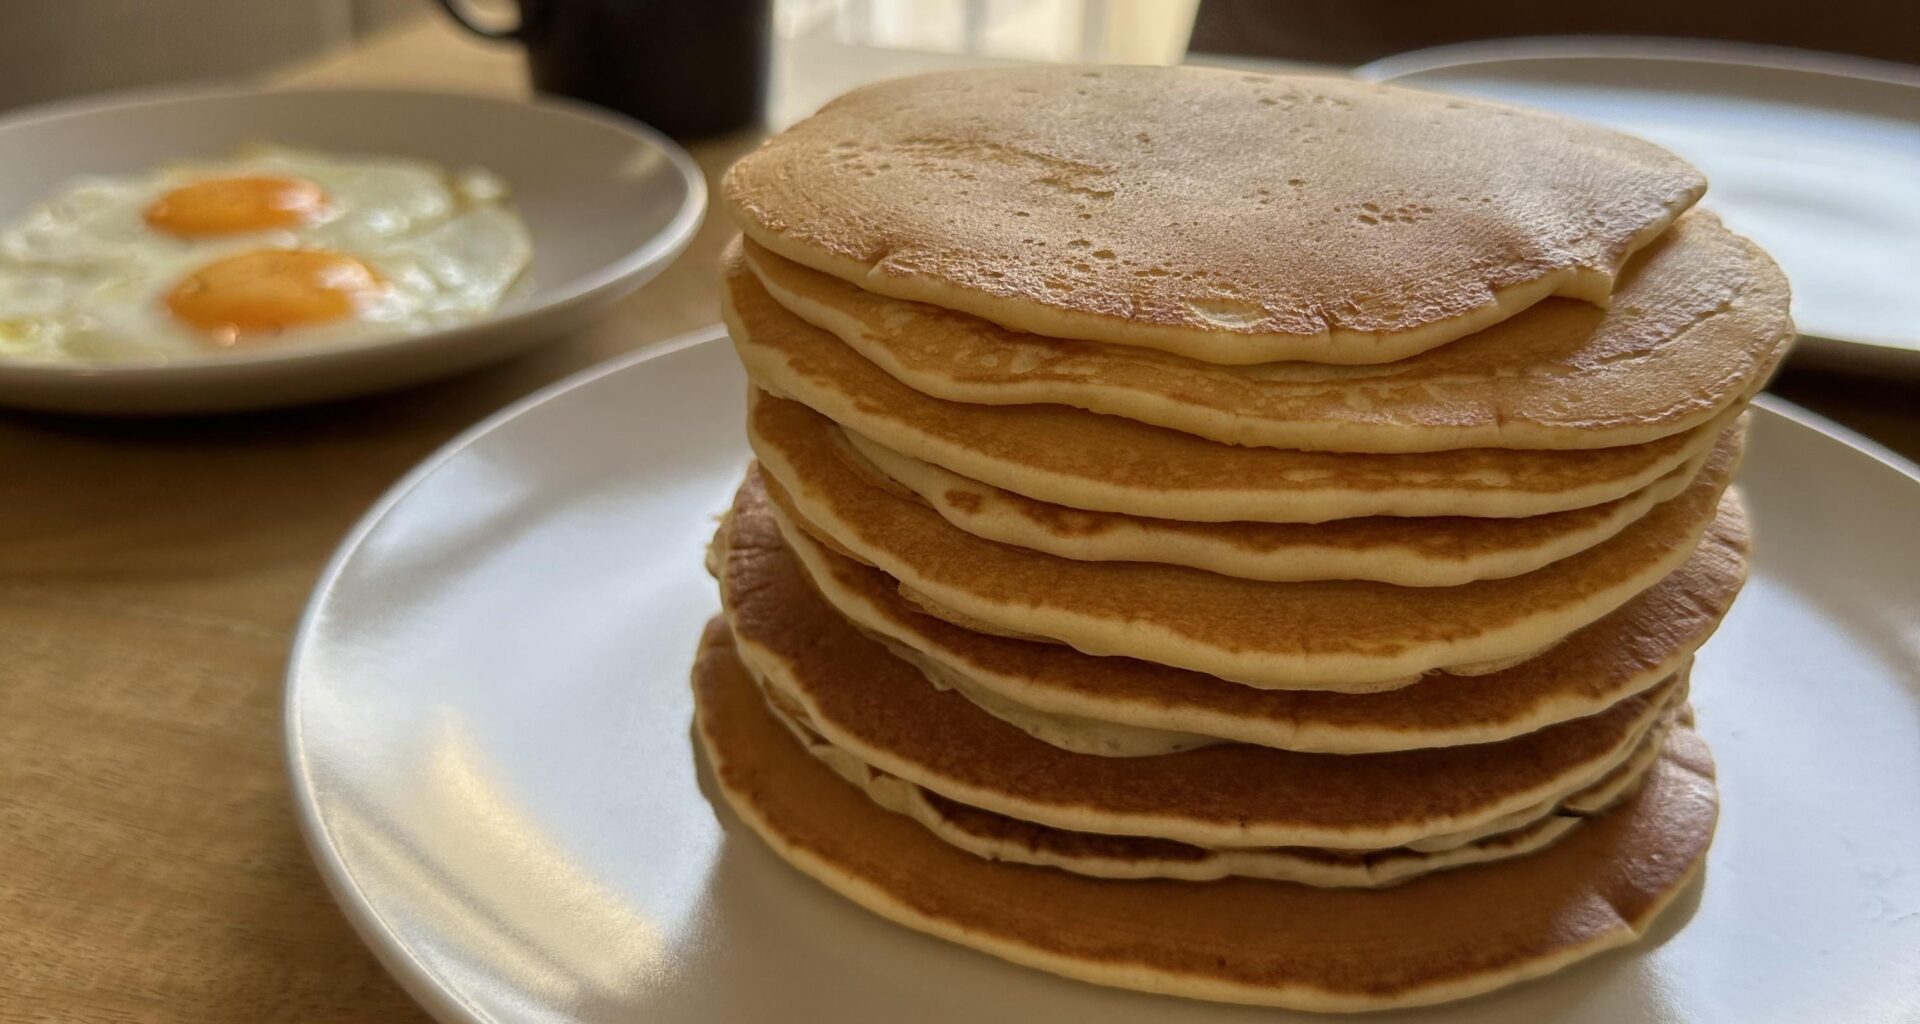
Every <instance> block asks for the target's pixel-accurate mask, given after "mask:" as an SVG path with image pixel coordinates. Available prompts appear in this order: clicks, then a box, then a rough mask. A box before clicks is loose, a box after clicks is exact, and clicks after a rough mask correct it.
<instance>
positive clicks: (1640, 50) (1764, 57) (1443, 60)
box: [1350, 35, 1920, 88]
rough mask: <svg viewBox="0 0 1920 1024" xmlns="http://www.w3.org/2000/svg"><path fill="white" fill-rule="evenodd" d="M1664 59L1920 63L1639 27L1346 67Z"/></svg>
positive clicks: (1782, 64) (1876, 76)
mask: <svg viewBox="0 0 1920 1024" xmlns="http://www.w3.org/2000/svg"><path fill="white" fill-rule="evenodd" d="M1554 59H1575V60H1580V59H1586V60H1662V61H1672V62H1674V63H1696V64H1729V65H1734V66H1738V67H1749V68H1767V69H1770V70H1775V71H1801V72H1807V73H1811V74H1821V75H1830V76H1833V77H1836V78H1850V79H1854V80H1857V81H1869V82H1879V83H1882V84H1885V85H1895V86H1906V87H1909V88H1920V68H1912V67H1908V66H1907V65H1904V64H1900V63H1897V62H1895V61H1890V60H1882V59H1880V58H1877V57H1862V56H1858V55H1855V54H1847V53H1828V52H1825V51H1822V50H1808V49H1803V48H1801V47H1797V46H1780V45H1775V44H1770V43H1748V42H1741V41H1738V40H1732V39H1724V40H1723V39H1693V38H1673V37H1667V36H1644V35H1593V36H1514V37H1512V38H1508V39H1472V40H1466V41H1462V42H1458V43H1443V44H1441V45H1439V46H1427V47H1422V48H1420V49H1417V50H1407V51H1405V52H1403V53H1396V54H1390V55H1388V56H1385V57H1381V58H1378V59H1376V60H1370V61H1368V62H1366V63H1365V64H1362V65H1360V66H1359V67H1356V68H1354V69H1353V70H1352V72H1350V73H1351V74H1352V75H1353V76H1354V77H1355V78H1360V79H1363V80H1366V81H1369V82H1387V81H1391V80H1393V79H1397V78H1404V77H1406V76H1408V75H1417V74H1423V73H1426V72H1429V71H1444V70H1446V69H1448V68H1459V67H1470V66H1472V65H1475V64H1490V63H1495V62H1498V61H1517V60H1554Z"/></svg>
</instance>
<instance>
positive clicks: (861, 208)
mask: <svg viewBox="0 0 1920 1024" xmlns="http://www.w3.org/2000/svg"><path fill="white" fill-rule="evenodd" d="M1705 189H1706V181H1705V179H1704V178H1702V177H1701V175H1700V173H1699V172H1698V171H1696V170H1695V169H1694V168H1692V167H1691V166H1689V165H1688V164H1686V163H1685V162H1684V161H1682V160H1681V159H1680V158H1679V157H1677V156H1674V155H1673V154H1672V153H1669V152H1667V151H1666V150H1663V149H1660V148H1659V147H1657V146H1654V145H1652V144H1650V143H1647V142H1644V141H1641V140H1639V139H1634V138H1631V137H1629V136H1625V135H1621V134H1618V133H1616V132H1613V131H1609V130H1607V129H1605V128H1601V127H1599V126H1596V125H1590V124H1584V123H1581V122H1577V121H1573V120H1568V119H1563V118H1560V117H1556V116H1553V115H1550V114H1544V113H1536V112H1532V111H1526V110H1521V109H1518V108H1514V107H1506V106H1498V105H1494V104H1489V103H1484V102H1481V101H1476V100H1469V99H1464V98H1460V97H1451V96H1442V95H1438V94H1434V93H1428V92H1421V91H1417V90H1408V89H1401V88H1396V87H1394V86H1387V85H1376V84H1370V83H1363V82H1352V81H1346V80H1343V79H1339V78H1334V77H1322V76H1314V77H1308V78H1283V77H1274V76H1268V75H1255V74H1248V73H1245V72H1237V71H1226V70H1217V69H1207V68H1185V67H1183V68H1159V67H1153V68H1148V67H1108V68H1097V69H1085V68H1061V67H1027V68H1005V69H994V70H988V71H977V70H976V71H959V72H949V73H943V74H934V75H922V76H916V77H912V78H901V79H895V80H893V81H889V82H881V83H879V84H876V85H870V86H867V87H865V88H861V89H856V90H854V91H853V92H850V93H847V94H846V95H844V96H841V97H840V98H839V99H836V100H834V101H833V102H831V103H829V104H827V105H826V106H825V107H823V108H822V109H821V110H820V112H819V113H817V114H815V115H814V116H813V117H811V118H808V119H807V120H805V121H802V122H800V123H799V124H797V125H794V126H793V127H791V128H789V129H787V130H786V131H784V132H782V133H780V134H779V135H776V136H775V137H773V138H772V139H770V140H768V141H767V143H766V144H765V145H763V146H761V147H760V148H759V149H758V150H756V151H755V152H753V153H751V154H749V155H747V156H746V157H744V158H742V159H741V160H740V161H739V162H738V163H736V164H734V165H733V167H732V169H731V170H729V171H728V172H727V175H726V177H725V179H724V181H723V183H722V185H721V199H722V202H723V203H724V204H725V206H726V208H727V211H728V213H729V214H730V215H731V216H732V217H733V219H734V220H735V221H736V222H737V223H738V224H739V225H740V226H741V228H742V229H743V230H744V231H745V232H746V233H747V234H748V236H749V237H751V238H753V240H754V241H756V242H758V243H760V244H761V245H763V246H765V247H767V248H768V249H771V250H773V251H774V252H775V253H778V254H779V255H781V256H784V257H786V258H787V259H790V260H793V261H796V262H798V263H801V264H804V265H806V266H809V267H812V268H814V269H816V270H820V271H823V272H825V273H828V274H832V275H834V276H836V277H839V278H841V279H844V280H847V281H851V282H853V283H854V284H857V285H859V286H860V287H861V288H864V289H866V290H868V291H872V292H876V293H879V294H882V295H889V296H893V297H895V298H901V299H911V300H915V301H920V302H928V303H932V304H934V305H937V306H943V307H946V308H949V309H956V310H961V311H964V312H967V313H971V314H973V315H975V316H980V317H984V318H986V319H987V320H991V321H993V322H994V323H997V324H1001V325H1003V326H1006V327H1010V328H1013V329H1016V330H1022V331H1031V332H1033V333H1035V334H1042V335H1049V336H1053V337H1059V338H1081V339H1086V340H1091V341H1102V342H1112V343H1117V344H1123V345H1135V346H1140V347H1143V348H1151V349H1157V350H1160V351H1166V352H1172V353H1176V354H1179V355H1184V356H1188V357H1190V358H1194V359H1199V360H1203V361H1206V362H1212V363H1222V364H1236V365H1238V364H1249V363H1265V362H1271V361H1274V360H1281V359H1302V360H1308V361H1312V362H1323V363H1384V362H1388V361H1391V360H1395V359H1402V358H1405V357H1407V356H1410V355H1413V354H1414V353H1417V352H1422V351H1425V350H1427V349H1430V348H1433V347H1435V346H1438V345H1440V344H1443V343H1445V342H1448V341H1451V340H1453V339H1455V338H1459V337H1462V336H1464V335H1466V334H1469V333H1472V332H1474V331H1477V330H1481V329H1483V328H1485V327H1487V326H1489V325H1491V324H1494V323H1497V322H1499V321H1501V320H1504V319H1506V318H1507V317H1509V316H1512V315H1513V314H1515V313H1517V312H1519V311H1520V310H1522V309H1525V308H1527V307H1528V306H1531V305H1533V304H1534V303H1536V302H1538V301H1540V300H1541V299H1543V298H1545V297H1547V296H1549V295H1565V296H1571V297H1574V298H1578V299H1583V300H1586V301H1589V302H1593V303H1604V302H1605V301H1606V299H1607V297H1608V295H1609V293H1610V292H1611V290H1612V288H1613V283H1614V278H1615V276H1616V273H1617V272H1618V270H1619V268H1620V267H1621V265H1622V264H1623V263H1624V262H1625V260H1626V258H1627V256H1628V255H1629V254H1630V253H1632V252H1633V251H1634V250H1635V249H1637V248H1639V247H1640V246H1642V245H1645V244H1646V243H1648V242H1650V241H1652V240H1653V238H1654V237H1656V236H1657V235H1659V234H1660V232H1661V231H1662V230H1664V229H1665V228H1666V226H1667V225H1668V224H1671V223H1672V222H1673V220H1674V218H1675V217H1677V216H1679V214H1680V213H1681V212H1682V211H1684V210H1686V209H1687V208H1688V207H1690V206H1692V205H1693V203H1694V202H1695V201H1696V200H1697V199H1699V198H1700V195H1701V193H1702V192H1703V191H1705Z"/></svg>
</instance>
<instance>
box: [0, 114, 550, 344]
mask: <svg viewBox="0 0 1920 1024" xmlns="http://www.w3.org/2000/svg"><path fill="white" fill-rule="evenodd" d="M260 175H273V176H283V177H292V178H302V179H305V180H307V181H311V182H313V183H314V184H316V185H319V186H320V187H321V188H322V189H323V190H324V191H325V192H326V194H327V207H326V210H325V212H324V213H323V214H322V215H321V216H320V217H319V218H318V219H316V220H315V221H314V222H313V223H309V224H304V225H300V226H298V227H294V228H287V229H274V230H267V231H259V232H249V233H244V234H235V235H222V236H217V237H209V238H180V237H176V236H173V235H169V234H165V233H162V232H159V231H156V230H154V229H153V228H151V227H149V226H148V225H147V222H146V219H145V214H146V210H147V208H148V207H149V206H151V205H152V204H153V203H154V202H155V201H156V200H158V199H159V198H160V197H162V196H164V195H166V194H167V193H168V192H171V191H172V190H174V189H176V188H179V187H181V186H183V185H188V184H191V183H193V182H196V181H204V180H207V179H210V178H230V177H245V176H260ZM507 199H508V194H507V188H506V186H505V184H504V183H503V182H501V181H500V180H499V179H498V178H496V177H494V176H493V175H492V174H490V173H488V172H486V171H484V170H479V169H469V170H464V171H462V172H460V173H459V174H457V175H455V174H449V173H448V172H447V171H446V170H444V169H442V168H440V167H436V166H434V165H433V164H430V163H426V162H424V161H418V160H409V159H403V158H398V157H382V156H345V155H334V154H326V153H319V152H311V151H304V150H295V149H287V148H283V147H274V146H257V147H252V148H249V149H248V150H246V151H244V152H242V153H240V154H237V155H236V156H234V157H233V158H231V159H226V160H218V161H205V162H195V163H181V164H175V165H170V166H167V167H163V168H159V169H156V170H155V171H152V172H150V173H147V174H141V175H133V176H120V177H86V178H79V179H75V180H74V181H73V182H72V183H70V184H69V185H68V186H67V187H66V188H64V189H62V190H61V191H60V192H58V193H57V194H56V195H54V196H52V197H51V198H49V199H47V200H46V201H44V202H42V203H40V204H38V205H36V206H34V207H33V208H32V209H30V210H28V211H27V212H26V213H24V214H23V215H21V216H20V217H19V218H17V219H16V220H15V221H14V222H12V223H11V224H9V225H7V226H6V227H4V228H0V357H10V358H16V359H25V360H46V361H85V362H95V361H99V362H121V361H129V360H135V361H140V360H144V361H165V360H169V359H176V358H180V357H188V356H200V355H205V354H207V353H217V352H222V351H236V350H245V349H251V348H255V347H257V346H260V345H273V346H276V347H277V346H281V345H290V344H300V345H307V344H328V343H340V342H350V341H356V340H365V339H369V338H375V337H385V336H394V335H405V334H418V333H423V332H427V331H433V330H440V329H444V328H447V327H452V326H457V325H459V324H462V323H467V322H471V321H474V320H478V319H481V318H483V317H485V316H487V315H488V314H489V313H491V312H492V311H493V310H494V309H496V308H498V307H499V305H500V304H501V302H502V301H503V300H504V299H505V298H506V297H507V296H508V294H509V292H510V291H513V290H514V288H515V285H516V282H519V281H520V278H521V277H522V275H523V274H524V272H525V271H526V268H527V266H528V264H529V263H530V262H531V261H532V243H531V241H530V239H529V238H528V235H527V229H526V225H525V223H524V222H522V221H521V220H520V218H519V216H518V215H517V214H516V213H514V212H513V210H512V209H511V208H510V207H509V206H508V205H507ZM257 249H327V250H332V251H335V252H340V253H344V254H346V255H349V256H352V257H355V258H357V259H359V260H361V261H362V262H364V263H366V264H367V265H368V266H370V267H372V268H373V269H374V271H375V272H376V273H377V274H379V276H380V277H381V279H382V280H383V282H384V283H385V285H386V287H385V288H384V290H383V291H382V292H381V293H380V294H379V295H378V296H376V297H374V298H373V299H371V300H370V301H369V302H367V303H366V304H365V305H364V306H363V308H361V310H360V311H359V314H358V315H357V316H355V317H353V318H351V319H347V320H339V321H334V322H331V323H325V324H315V325H311V326H305V327H298V328H293V329H290V330H288V331H286V332H284V333H283V334H281V335H278V336H276V337H273V338H269V339H246V340H243V342H242V343H241V344H240V345H238V346H235V347H234V348H231V349H228V348H222V347H221V346H219V345H217V344H214V343H212V342H211V341H210V340H209V339H208V338H207V336H206V335H204V334H203V333H201V332H199V331H196V330H195V329H193V328H192V327H190V326H188V325H186V324H184V323H181V322H180V321H178V320H176V319H174V318H173V317H172V316H171V315H170V314H169V313H168V311H167V308H166V306H165V303H164V297H165V295H166V294H167V292H168V291H170V290H171V289H172V288H173V287H174V286H175V285H177V284H178V283H179V282H180V281H181V280H183V279H185V278H186V277H188V276H189V275H191V274H192V273H193V272H194V271H196V270H198V269H200V268H201V267H204V266H206V265H208V264H210V263H213V262H215V261H217V260H220V259H223V258H225V257H227V256H231V255H235V254H237V253H242V252H248V251H252V250H257Z"/></svg>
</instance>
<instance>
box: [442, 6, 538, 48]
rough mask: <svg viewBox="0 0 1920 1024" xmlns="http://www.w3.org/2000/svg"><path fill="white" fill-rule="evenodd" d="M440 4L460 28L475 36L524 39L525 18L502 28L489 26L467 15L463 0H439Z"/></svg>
mask: <svg viewBox="0 0 1920 1024" xmlns="http://www.w3.org/2000/svg"><path fill="white" fill-rule="evenodd" d="M440 6H441V7H442V8H443V9H445V10H446V12H447V13H448V14H450V15H452V16H453V20H454V21H456V22H458V23H459V24H460V27H461V28H464V29H466V30H467V31H469V32H471V33H473V34H474V35H476V36H480V37H481V38H483V39H516V40H517V39H524V38H525V37H526V29H527V26H526V21H525V19H522V20H521V22H520V23H519V24H516V25H512V26H508V27H504V28H490V27H488V26H486V25H483V24H481V23H479V22H477V21H474V20H473V19H472V18H471V17H469V16H468V14H467V9H466V7H465V6H464V3H463V0H440Z"/></svg>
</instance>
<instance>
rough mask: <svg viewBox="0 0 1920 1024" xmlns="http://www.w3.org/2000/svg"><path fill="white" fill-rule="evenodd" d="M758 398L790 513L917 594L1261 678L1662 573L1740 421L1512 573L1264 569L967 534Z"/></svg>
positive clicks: (1465, 656)
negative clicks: (1574, 538) (1704, 450)
mask: <svg viewBox="0 0 1920 1024" xmlns="http://www.w3.org/2000/svg"><path fill="white" fill-rule="evenodd" d="M750 404H751V406H752V411H751V412H750V414H749V418H750V421H751V422H750V425H749V431H748V433H749V440H750V441H751V442H752V444H753V447H754V450H755V453H756V454H757V455H758V456H759V458H760V461H761V465H762V467H763V468H764V470H765V476H766V480H765V486H766V487H767V493H768V494H769V495H770V496H771V497H772V499H773V502H774V506H775V508H776V510H777V511H778V512H779V513H780V515H781V516H782V518H784V519H785V520H787V521H788V523H789V524H790V525H792V526H794V527H797V528H800V529H805V530H807V531H808V532H810V533H812V534H813V535H815V536H827V537H831V538H832V539H833V540H834V542H835V543H837V544H839V545H841V546H842V547H843V548H845V549H846V550H849V551H851V552H853V553H854V554H856V555H857V556H859V557H860V558H861V559H862V560H864V561H866V562H869V563H870V564H873V565H875V566H877V567H879V568H880V569H882V570H884V571H885V572H887V573H888V574H889V575H891V576H893V577H894V578H896V579H898V580H899V581H900V582H901V584H902V585H903V587H904V588H906V589H907V592H908V593H909V595H910V596H912V597H913V598H914V599H915V600H916V603H918V604H920V605H921V606H922V607H923V608H927V609H929V610H933V611H936V612H940V613H941V614H945V613H946V612H945V610H947V609H951V610H952V611H953V612H957V613H958V618H960V619H962V620H963V622H962V624H969V623H973V622H976V621H977V622H978V623H983V624H985V625H986V626H988V627H991V628H992V629H994V630H995V631H1000V632H1006V633H1010V634H1013V635H1031V636H1039V637H1045V638H1049V639H1053V640H1058V641H1061V642H1063V643H1067V644H1069V645H1070V646H1072V647H1074V648H1076V649H1078V650H1081V651H1085V652H1087V653H1090V654H1099V655H1125V656H1128V657H1134V658H1140V659H1142V660H1146V661H1153V662H1158V663H1160V664H1164V665H1173V666H1177V667H1181V668H1188V669H1193V670H1195V671H1200V672H1206V673H1209V674H1212V675H1216V676H1220V677H1221V678H1224V679H1230V680H1232V681H1234V682H1238V683H1244V684H1247V685H1249V686H1258V687H1263V688H1271V689H1299V690H1312V689H1319V690H1340V691H1346V692H1365V691H1368V690H1379V689H1392V688H1394V687H1396V686H1402V685H1406V684H1407V683H1408V682H1410V681H1411V680H1412V678H1413V677H1416V676H1418V675H1419V674H1420V673H1423V672H1428V671H1431V670H1434V669H1443V668H1448V667H1458V666H1472V665H1474V664H1475V663H1479V662H1489V661H1498V660H1501V659H1509V658H1518V657H1524V656H1531V655H1532V654H1534V653H1535V652H1537V651H1540V650H1542V649H1544V648H1546V647H1547V646H1549V645H1551V644H1553V643H1555V642H1557V641H1559V640H1561V639H1563V638H1565V637H1566V636H1567V635H1568V634H1569V633H1572V632H1573V631H1575V630H1577V629H1579V628H1581V627H1583V626H1585V625H1587V624H1589V623H1591V622H1593V621H1594V620H1596V619H1598V618H1600V617H1601V616H1603V615H1605V614H1607V613H1608V612H1610V611H1612V610H1613V609H1614V608H1617V607H1619V606H1620V605H1622V604H1625V603H1626V602H1627V601H1628V600H1630V599H1631V598H1632V597H1633V595H1634V594H1637V593H1639V592H1640V591H1642V590H1645V589H1646V588H1647V587H1650V586H1652V585H1653V584H1655V583H1656V582H1658V581H1659V579H1660V578H1661V577H1662V576H1665V575H1666V574H1667V573H1668V572H1669V571H1671V570H1673V569H1675V568H1678V567H1679V565H1680V564H1682V563H1683V562H1685V561H1686V559H1687V557H1688V554H1689V553H1690V551H1691V550H1692V548H1693V545H1694V544H1695V542H1696V541H1697V540H1698V539H1699V537H1700V536H1701V534H1702V533H1703V532H1704V531H1705V530H1706V529H1707V528H1708V527H1709V526H1710V525H1711V524H1712V523H1713V521H1714V520H1715V519H1716V518H1717V517H1718V516H1720V515H1728V516H1732V515H1737V514H1738V513H1737V511H1735V509H1734V506H1735V505H1736V504H1737V502H1736V500H1735V499H1732V498H1728V499H1727V500H1726V501H1725V502H1722V501H1721V497H1722V494H1723V492H1724V491H1725V489H1726V486H1727V483H1728V481H1729V480H1730V478H1731V476H1732V473H1733V470H1734V468H1735V465H1736V464H1737V462H1738V461H1739V456H1740V449H1741V433H1740V431H1739V430H1737V429H1736V430H1734V431H1732V432H1730V433H1729V434H1728V435H1727V436H1726V437H1725V438H1724V439H1723V440H1722V442H1721V444H1720V446H1719V447H1718V448H1716V449H1715V452H1714V454H1713V456H1712V457H1710V458H1709V459H1708V462H1707V466H1706V468H1704V469H1703V470H1702V471H1701V473H1700V475H1699V477H1698V478H1697V479H1696V481H1695V482H1694V483H1693V484H1692V485H1691V486H1689V488H1688V489H1687V490H1686V491H1685V492H1683V493H1682V494H1681V495H1680V496H1679V497H1677V498H1674V499H1672V500H1670V501H1668V502H1665V503H1663V504H1661V505H1659V506H1657V507H1656V508H1655V509H1654V510H1653V511H1651V512H1649V513H1648V514H1647V515H1645V516H1643V517H1642V518H1641V519H1640V520H1639V521H1637V522H1635V523H1634V524H1633V525H1631V526H1629V527H1628V528H1626V529H1625V530H1622V531H1621V532H1620V533H1619V534H1618V535H1616V536H1615V537H1614V538H1612V539H1611V540H1609V541H1607V542H1606V543H1604V544H1601V545H1599V546H1597V547H1594V548H1591V549H1589V550H1587V551H1584V552H1581V553H1580V554H1577V555H1574V556H1572V557H1570V558H1566V559H1562V560H1561V561H1559V562H1555V563H1554V564H1552V565H1549V566H1547V567H1546V568H1543V569H1540V570H1538V571H1536V572H1532V573H1528V574H1527V575H1524V576H1517V577H1514V578H1512V579H1505V580H1486V581H1481V582H1477V583H1469V584H1465V585H1462V586H1457V587H1396V586H1392V585H1390V584H1382V583H1372V582H1365V581H1321V582H1315V583H1267V582H1262V581H1256V580H1240V579H1233V578H1230V577H1226V576H1220V575H1218V574H1215V573H1210V572H1204V571H1201V570H1196V569H1187V568H1184V567H1180V566H1168V565H1148V564H1142V563H1123V562H1076V561H1071V560H1068V559H1063V558H1056V557H1054V556H1051V555H1046V554H1041V553H1039V552H1034V551H1027V550H1023V549H1020V548H1013V547H1009V546H1006V545H1002V544H994V543H992V542H988V541H982V540H980V539H979V538H977V537H973V536H971V535H969V534H967V533H965V532H963V531H961V530H959V529H957V528H955V527H954V526H952V525H951V524H949V523H948V522H947V521H946V520H944V519H942V518H940V516H939V514H938V513H936V512H934V511H933V510H932V509H930V508H928V507H926V506H925V505H923V504H921V503H919V502H917V501H914V500H912V499H911V498H907V497H902V496H900V495H898V494H895V493H894V492H893V491H891V490H889V489H888V487H887V486H885V485H883V484H881V483H878V482H876V481H874V480H872V479H871V478H870V477H869V476H868V475H866V474H865V473H863V472H862V471H861V470H860V468H859V467H858V466H857V465H856V464H855V463H854V462H852V461H850V460H849V459H848V458H847V457H846V456H845V455H844V454H842V448H843V447H844V442H843V441H842V440H841V439H840V438H839V437H838V435H837V430H836V428H835V427H834V426H833V424H832V423H831V422H829V421H827V420H826V419H825V418H824V417H821V416H820V415H819V414H817V413H814V412H813V411H811V410H809V409H807V408H806V407H805V406H802V405H800V404H798V403H795V402H788V401H785V400H783V399H777V398H773V397H771V396H767V395H764V394H756V395H755V396H754V397H753V400H752V402H751V403H750ZM1723 504H1724V505H1726V506H1727V508H1726V509H1725V510H1724V511H1722V510H1721V508H1720V506H1722V505H1723Z"/></svg>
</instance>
